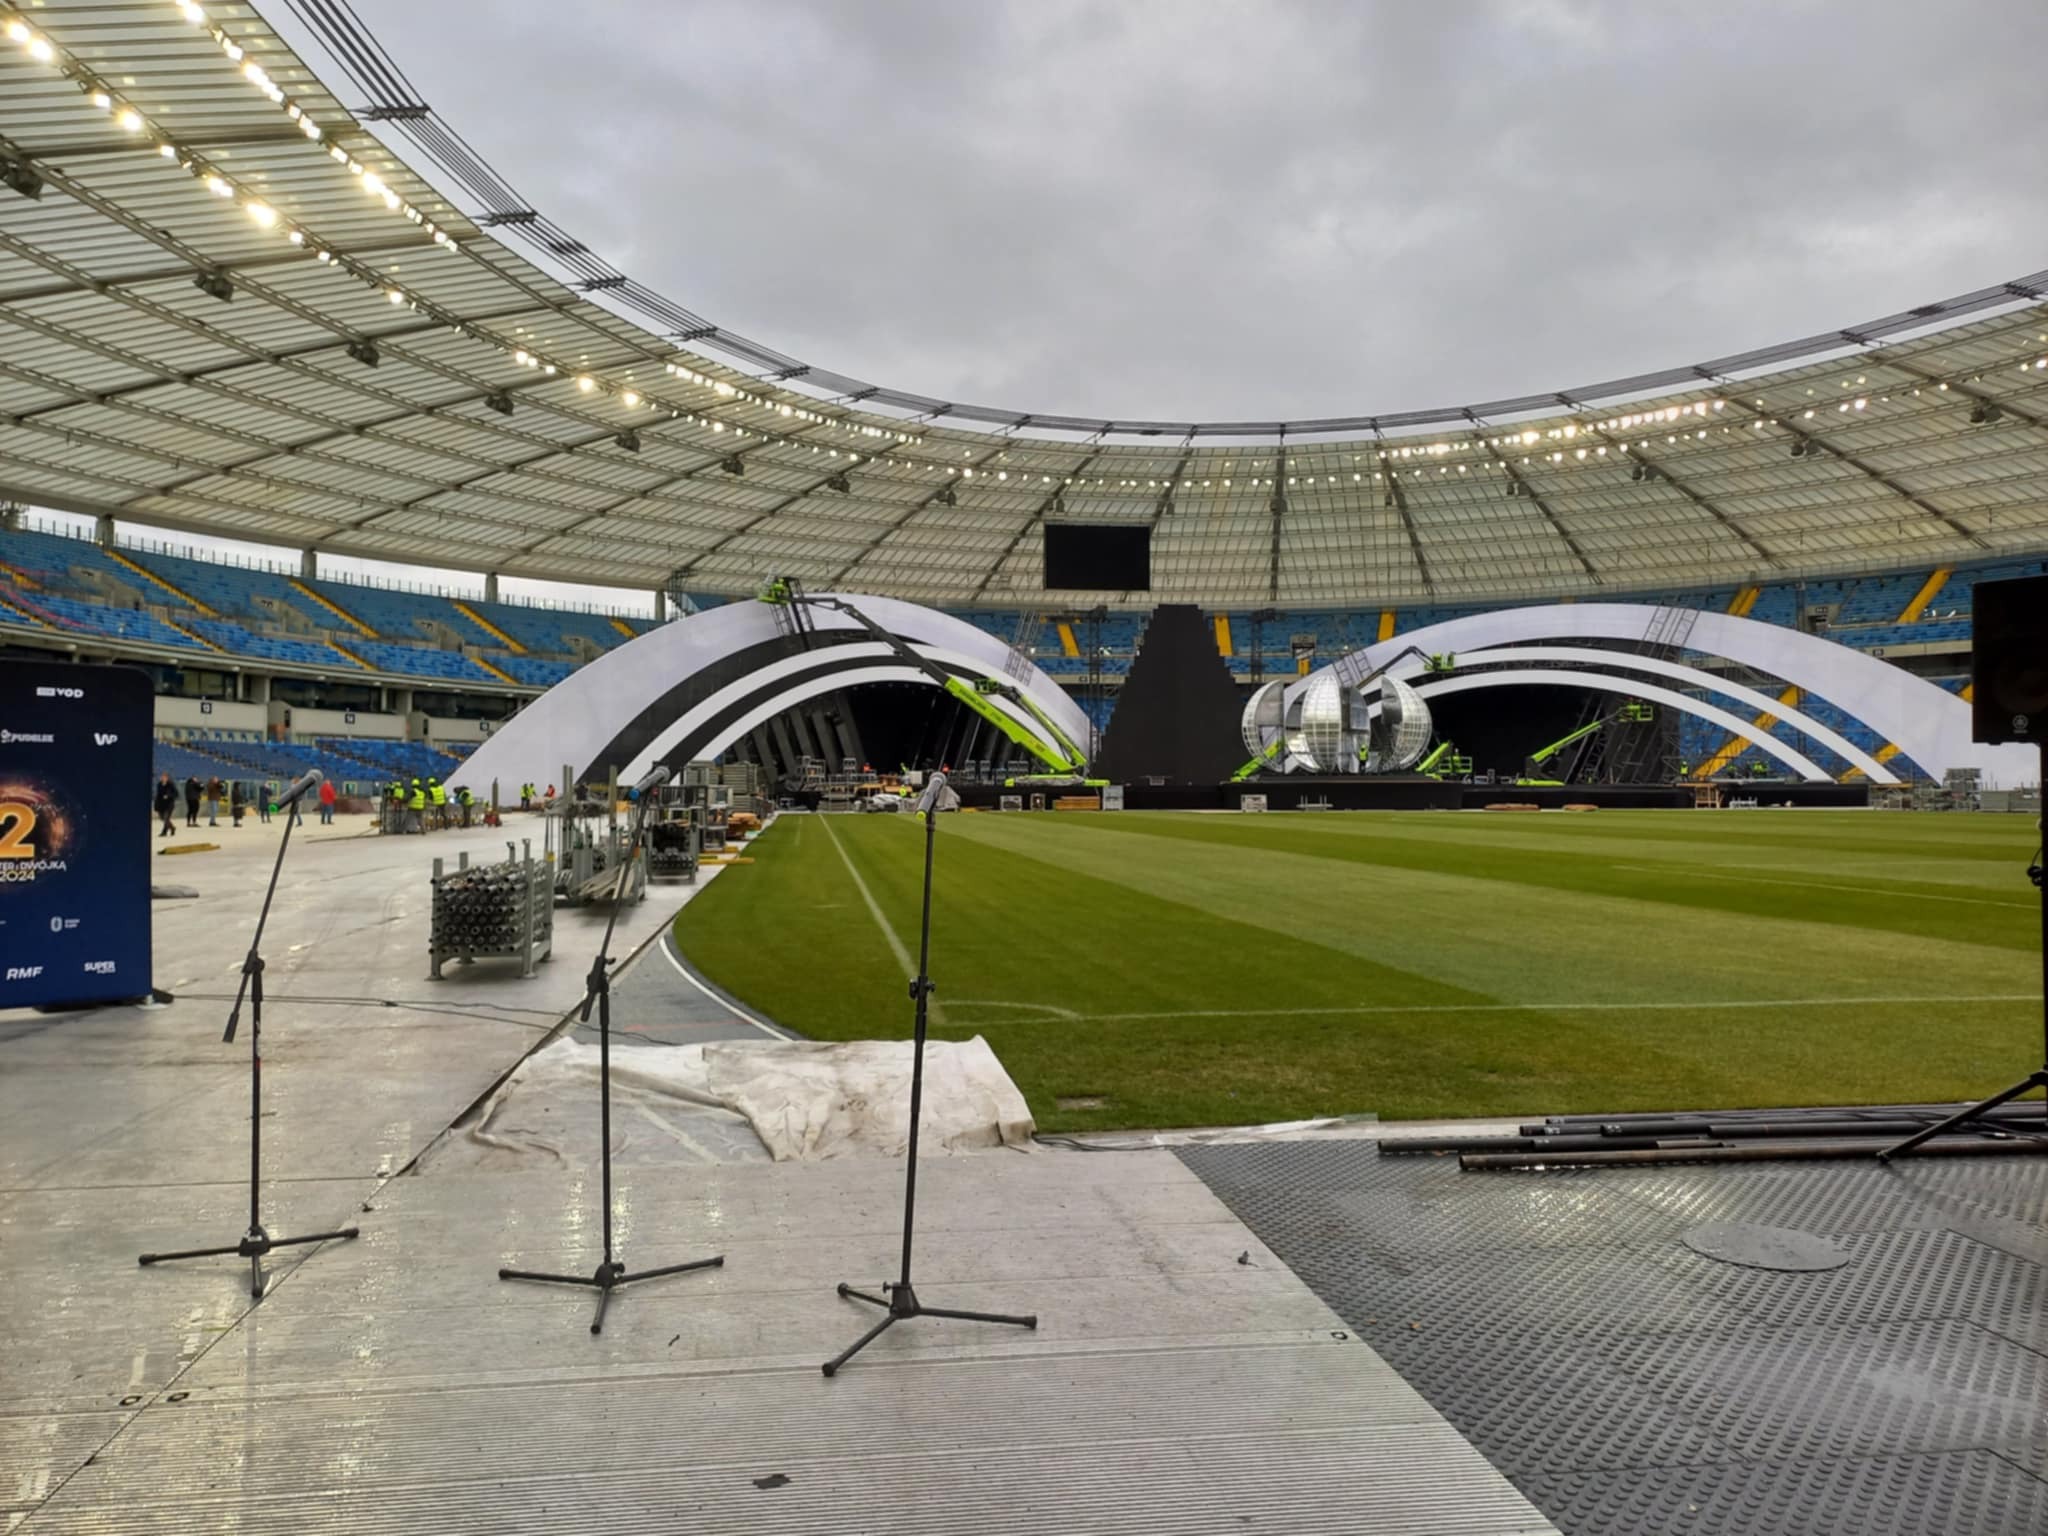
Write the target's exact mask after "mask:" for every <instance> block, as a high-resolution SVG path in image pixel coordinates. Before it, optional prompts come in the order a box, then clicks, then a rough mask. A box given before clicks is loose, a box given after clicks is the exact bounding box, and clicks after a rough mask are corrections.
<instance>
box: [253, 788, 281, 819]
mask: <svg viewBox="0 0 2048 1536" xmlns="http://www.w3.org/2000/svg"><path fill="white" fill-rule="evenodd" d="M276 794H277V786H276V785H275V784H273V783H271V782H270V781H269V780H268V779H265V780H264V781H263V782H262V783H261V784H258V785H257V786H256V819H257V820H258V821H260V822H262V823H263V824H264V825H265V826H266V827H267V826H269V825H270V802H271V799H272V797H273V796H275V795H276Z"/></svg>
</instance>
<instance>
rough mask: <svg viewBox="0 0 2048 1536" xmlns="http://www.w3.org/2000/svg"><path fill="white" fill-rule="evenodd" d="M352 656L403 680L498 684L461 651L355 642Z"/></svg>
mask: <svg viewBox="0 0 2048 1536" xmlns="http://www.w3.org/2000/svg"><path fill="white" fill-rule="evenodd" d="M348 649H349V651H350V653H351V654H353V655H356V656H360V657H362V659H363V660H364V661H367V662H368V663H369V664H370V665H371V666H373V667H375V668H376V669H377V670H378V671H379V672H390V673H394V674H396V675H397V676H400V677H432V678H445V679H446V680H448V681H449V682H454V683H494V682H499V681H501V679H499V678H494V677H492V676H491V674H490V673H488V672H486V671H485V670H484V669H483V668H482V667H480V666H478V665H477V664H476V663H475V662H473V661H471V660H470V659H469V658H468V657H467V656H465V655H463V654H462V653H461V652H460V651H441V650H436V649H434V648H433V647H432V646H425V645H394V644H392V643H391V642H389V641H386V640H355V641H352V642H350V643H349V647H348Z"/></svg>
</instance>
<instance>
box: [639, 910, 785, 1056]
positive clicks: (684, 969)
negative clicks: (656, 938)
mask: <svg viewBox="0 0 2048 1536" xmlns="http://www.w3.org/2000/svg"><path fill="white" fill-rule="evenodd" d="M661 953H662V957H663V958H664V959H665V960H667V961H668V963H669V964H670V965H672V966H674V967H675V968H676V974H677V975H678V976H680V977H682V978H683V980H685V981H687V982H688V983H689V984H690V985H691V986H693V987H695V988H696V989H697V990H698V991H699V992H702V993H703V994H704V995H705V996H706V997H708V998H710V999H711V1001H713V1002H714V1003H716V1004H718V1006H719V1007H721V1008H723V1009H724V1010H725V1011H726V1012H727V1013H729V1014H731V1015H732V1016H733V1017H734V1018H736V1019H738V1020H739V1021H740V1022H741V1023H743V1024H751V1025H753V1026H754V1028H756V1029H758V1030H759V1031H761V1033H762V1034H764V1035H768V1036H771V1037H772V1038H774V1039H777V1040H790V1039H794V1038H795V1037H794V1036H793V1035H789V1034H786V1033H784V1032H783V1031H782V1030H779V1029H777V1028H776V1027H775V1026H774V1025H773V1024H764V1023H762V1022H761V1020H759V1019H757V1018H755V1017H754V1016H753V1015H752V1014H751V1013H748V1012H747V1011H746V1010H745V1009H743V1008H735V1007H734V1006H733V1005H732V1004H731V1003H729V1002H727V1001H726V1000H725V999H724V998H722V997H720V996H719V995H718V994H717V993H716V992H714V991H712V990H711V989H710V988H709V987H707V986H705V985H704V983H703V982H701V981H699V980H698V979H697V977H696V975H695V973H693V972H692V971H691V970H690V968H689V967H688V966H687V965H685V964H683V962H682V961H680V960H678V959H677V958H676V952H675V951H674V950H673V949H671V948H669V936H668V935H667V934H666V933H664V934H663V935H662V936H661Z"/></svg>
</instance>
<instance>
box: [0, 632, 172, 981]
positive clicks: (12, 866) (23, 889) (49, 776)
mask: <svg viewBox="0 0 2048 1536" xmlns="http://www.w3.org/2000/svg"><path fill="white" fill-rule="evenodd" d="M153 710H154V704H153V702H152V699H151V690H150V684H149V678H148V677H147V676H146V675H145V674H144V673H142V672H139V671H136V670H135V669H134V668H131V667H85V666H73V665H68V664H56V663H45V662H31V661H20V660H10V661H9V662H8V663H7V665H6V666H5V667H4V668H0V1008H22V1007H30V1006H34V1005H37V1004H66V1003H94V1002H106V1001H109V1000H112V999H118V998H127V997H141V996H143V995H144V994H146V993H147V992H148V991H149V989H150V964H149V838H148V835H147V829H148V824H149V793H150V771H149V765H150V735H151V730H152V720H153Z"/></svg>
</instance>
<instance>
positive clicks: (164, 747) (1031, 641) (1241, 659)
mask: <svg viewBox="0 0 2048 1536" xmlns="http://www.w3.org/2000/svg"><path fill="white" fill-rule="evenodd" d="M2044 564H2048V562H2042V561H2038V560H2036V561H2025V562H2012V561H2006V562H2002V563H1990V564H1984V565H1980V566H1974V567H1957V568H1929V569H1921V570H1911V571H1903V572H1887V573H1882V574H1873V575H1868V576H1862V577H1843V578H1833V579H1812V580H1807V581H1804V582H1802V583H1790V582H1784V583H1774V584H1767V585H1757V586H1750V587H1739V588H1737V587H1728V586H1719V587H1710V588H1702V589H1699V590H1694V591H1687V592H1677V593H1672V592H1660V593H1637V594H1614V596H1615V597H1616V598H1617V599H1618V600H1625V601H1637V602H1644V601H1648V602H1658V603H1665V604H1669V605H1674V606H1682V607H1695V608H1700V609H1702V610H1708V611H1715V612H1730V613H1736V614H1741V615H1744V616H1746V617H1748V618H1750V619H1753V620H1755V621H1757V622H1759V623H1766V624H1781V625H1785V626H1787V627H1801V628H1805V629H1807V630H1810V631H1812V632H1814V633H1818V634H1824V635H1825V636H1827V637H1828V638H1829V639H1831V640H1834V641H1837V642H1839V643H1841V644H1844V645H1850V646H1854V647H1857V648H1860V649H1865V650H1870V651H1875V652H1879V653H1885V654H1892V653H1895V652H1897V651H1898V650H1899V648H1902V647H1905V648H1910V649H1909V650H1908V651H1907V654H1909V655H1913V656H1915V657H1926V656H1931V657H1934V658H1936V660H1937V662H1938V660H1939V658H1940V657H1941V655H1942V654H1943V653H1944V652H1956V653H1960V652H1965V651H1967V649H1968V647H1969V640H1970V613H1971V602H1972V594H1973V592H1974V589H1975V585H1976V583H1977V582H1978V581H1981V580H1996V579H2001V578H2009V577H2016V576H2023V575H2032V574H2036V573H2038V572H2040V571H2041V570H2042V569H2043V567H2044ZM727 600H728V599H724V598H719V597H703V598H699V599H694V603H695V606H697V607H699V608H709V607H716V606H718V605H719V604H720V603H722V602H724V601H727ZM1503 606H1515V605H1512V604H1496V605H1472V604H1465V605H1429V604H1423V605H1413V606H1409V607H1394V608H1378V607H1370V608H1363V609H1356V610H1353V609H1344V608H1312V609H1279V610H1277V611H1275V612H1274V613H1273V614H1272V616H1271V617H1268V618H1265V619H1264V620H1263V622H1262V623H1261V624H1259V625H1257V626H1254V625H1253V624H1252V623H1251V614H1250V612H1249V611H1248V610H1244V609H1226V610H1219V611H1215V612H1213V613H1212V614H1211V623H1212V626H1213V628H1214V630H1215V634H1216V639H1217V643H1218V647H1219V649H1222V650H1224V651H1225V654H1226V657H1227V660H1228V664H1229V666H1230V668H1231V671H1232V672H1233V674H1235V675H1236V676H1237V677H1239V678H1240V679H1244V680H1248V679H1249V677H1250V674H1251V672H1252V670H1253V657H1252V655H1251V646H1252V644H1253V636H1254V632H1255V630H1256V633H1257V636H1258V643H1259V646H1260V650H1261V652H1262V654H1261V656H1260V657H1259V663H1260V665H1259V671H1260V672H1261V674H1262V675H1263V676H1264V677H1266V678H1275V677H1287V676H1292V675H1295V674H1297V672H1298V671H1299V670H1300V667H1299V664H1298V662H1297V658H1296V656H1295V654H1294V646H1295V642H1296V640H1297V638H1304V639H1307V640H1309V641H1312V643H1313V645H1314V655H1313V660H1312V661H1311V662H1310V665H1319V664H1322V663H1324V662H1327V661H1329V660H1332V659H1334V658H1335V657H1337V656H1339V655H1342V654H1344V653H1345V652H1348V651H1350V650H1353V649H1356V648H1358V647H1361V646H1366V645H1371V644H1373V643H1375V642H1377V641H1379V640H1381V639H1382V638H1395V637H1398V636H1400V635H1402V634H1408V633H1413V632H1414V631H1417V630H1420V629H1423V628H1425V627H1427V626H1429V625H1431V624H1436V623H1440V622H1443V621H1446V620H1450V619H1454V618H1461V617H1465V616H1468V615H1471V614H1475V613H1480V612H1485V611H1488V608H1489V607H1494V608H1497V607H1503ZM949 611H950V612H952V613H953V614H954V616H955V617H957V618H960V619H963V620H965V621H966V622H968V623H970V624H973V625H974V626H975V627H976V628H978V629H980V630H982V631H984V632H985V633H987V634H990V635H992V636H994V637H996V638H997V639H1000V640H1002V641H1004V642H1005V643H1010V644H1018V645H1020V646H1021V648H1023V649H1025V650H1026V651H1027V652H1028V653H1029V654H1031V656H1032V658H1033V659H1034V660H1035V661H1036V662H1037V664H1038V665H1039V666H1041V667H1042V668H1044V669H1045V671H1046V672H1048V673H1049V674H1051V675H1053V676H1054V677H1056V678H1058V679H1060V680H1061V681H1062V682H1063V683H1065V684H1066V685H1067V686H1068V687H1069V688H1071V689H1074V690H1075V691H1076V693H1077V695H1079V694H1080V693H1081V692H1082V691H1083V684H1084V683H1085V681H1086V680H1087V679H1089V678H1090V677H1091V676H1095V677H1099V678H1101V679H1102V680H1103V681H1104V682H1106V683H1107V684H1109V685H1110V687H1111V689H1114V687H1115V686H1117V685H1118V684H1119V683H1120V682H1121V680H1122V679H1123V677H1124V676H1125V675H1126V674H1127V673H1128V671H1129V670H1130V666H1131V661H1132V658H1133V657H1134V656H1135V655H1136V653H1137V651H1138V648H1139V646H1140V645H1141V644H1142V642H1143V638H1144V630H1145V624H1146V621H1147V615H1146V614H1144V613H1136V612H1121V611H1120V612H1114V613H1109V614H1107V615H1105V616H1103V617H1102V618H1101V619H1099V620H1093V621H1091V620H1089V619H1087V618H1086V617H1085V616H1081V615H1076V614H1074V613H1071V612H1068V613H1060V612H1046V611H1038V612H1034V611H1028V610H1017V609H989V608H975V609H966V608H962V609H953V610H949ZM656 622H657V621H656V620H654V619H652V618H651V617H650V618H624V617H619V618H614V617H612V616H610V615H606V614H601V613H592V612H584V611H578V610H569V609H550V608H541V607H532V606H525V605H521V604H517V603H505V602H485V601H483V600H481V599H467V598H451V597H447V596H444V595H440V594H436V593H426V592H413V591H403V590H398V589H395V588H386V587H376V586H369V585H364V584H360V583H354V582H345V581H334V580H327V579H320V580H311V581H301V580H299V579H298V578H295V577H292V576H290V575H288V574H286V573H285V572H283V571H281V570H277V569H266V568H263V567H259V566H249V565H233V564H227V563H222V562H215V561H209V560H204V559H198V558H194V557H192V556H190V555H182V554H173V553H171V552H169V551H166V550H162V549H156V548H151V547H145V546H136V547H132V548H131V547H123V548H116V549H103V548H101V547H100V546H98V545H96V544H95V543H93V542H92V541H91V540H89V539H85V538H82V537H75V536H68V535H61V534H56V533H50V532H43V531H38V530H33V529H14V530H0V624H4V625H11V626H13V627H14V628H15V629H16V630H17V632H19V631H20V630H22V629H28V630H31V631H34V630H57V631H62V632H67V633H72V634H85V635H92V636H97V637H102V638H105V639H108V640H113V641H122V640H132V641H138V642H144V643H148V644H151V645H157V646H164V647H169V648H172V649H175V650H179V651H189V652H203V653H205V654H207V655H227V656H232V657H235V658H238V659H240V660H242V661H245V662H253V663H262V662H274V663H277V664H278V665H279V666H280V667H285V668H300V669H318V670H319V671H321V672H324V673H328V674H330V675H331V674H335V673H340V674H344V675H364V676H367V677H384V676H388V677H392V678H394V679H405V680H431V681H433V682H436V683H441V684H445V685H448V686H452V687H457V688H460V687H463V686H468V685H482V686H485V687H491V686H502V685H503V684H505V683H506V682H508V681H509V682H512V683H515V684H519V685H523V686H526V687H532V688H549V687H552V686H553V685H554V684H556V683H559V682H561V681H562V680H563V679H564V678H566V677H568V676H569V675H570V673H571V672H573V671H574V670H575V669H576V667H577V666H578V665H580V664H581V662H582V661H583V660H585V659H588V658H589V657H591V656H594V655H597V654H601V653H602V652H604V651H607V650H609V649H611V648H613V647H615V646H618V645H622V644H624V643H625V642H626V640H627V639H628V637H629V636H631V635H637V634H644V633H646V632H647V631H648V630H650V629H652V628H653V627H655V624H656ZM366 629H367V630H370V631H374V635H375V638H371V637H370V636H367V635H365V634H364V633H363V631H364V630H366ZM1092 643H1099V645H1100V647H1101V652H1102V654H1101V655H1100V656H1099V657H1098V658H1096V659H1095V660H1094V662H1093V663H1092V664H1091V660H1090V657H1089V656H1088V654H1087V651H1088V648H1089V646H1090V645H1091V644H1092ZM458 645H459V646H461V647H463V649H460V650H458V649H455V648H454V647H456V646H458ZM465 651H467V652H469V654H465ZM1915 664H1916V665H1922V664H1923V663H1921V662H1919V661H1916V662H1915ZM1942 683H1943V686H1945V687H1948V688H1949V689H1950V690H1951V691H1955V690H1958V689H1960V688H1961V686H1962V680H1961V679H1960V678H1956V677H1950V678H1945V679H1942ZM1080 702H1081V703H1082V705H1083V708H1084V709H1085V710H1086V712H1087V713H1088V714H1089V716H1090V718H1091V719H1092V720H1093V721H1094V722H1095V724H1096V725H1097V727H1098V728H1102V727H1105V726H1106V725H1107V724H1108V721H1109V718H1110V716H1111V714H1112V713H1113V710H1114V704H1115V699H1114V694H1113V693H1111V694H1110V695H1109V696H1106V697H1097V696H1093V695H1092V693H1091V694H1090V696H1088V697H1085V698H1081V700H1080ZM1716 702H1718V703H1721V704H1722V705H1723V706H1724V707H1729V708H1732V709H1733V710H1734V712H1735V713H1737V714H1739V715H1744V716H1745V717H1747V716H1748V715H1749V714H1750V712H1749V711H1747V710H1745V709H1744V708H1743V707H1741V706H1737V705H1730V704H1729V703H1728V701H1727V700H1725V699H1717V700H1716ZM1802 707H1803V708H1804V709H1805V710H1806V712H1807V713H1808V714H1810V715H1812V716H1813V717H1814V718H1815V719H1816V720H1819V721H1821V722H1822V723H1824V724H1826V725H1828V726H1830V727H1831V728H1833V729H1835V730H1838V731H1840V732H1841V733H1842V734H1843V735H1844V736H1846V737H1847V738H1848V739H1849V740H1851V741H1854V742H1855V743H1856V744H1857V745H1859V746H1861V747H1863V748H1864V749H1866V750H1867V751H1870V752H1871V753H1873V754H1874V755H1882V754H1886V753H1890V754H1893V755H1892V756H1891V757H1890V758H1888V759H1887V761H1889V762H1891V764H1892V766H1893V768H1894V771H1902V772H1909V773H1910V772H1917V771H1918V770H1917V769H1916V768H1915V766H1914V765H1913V764H1911V763H1910V762H1908V761H1906V760H1905V759H1903V758H1900V757H1897V755H1896V749H1895V748H1893V747H1892V746H1891V744H1890V743H1887V742H1884V741H1881V740H1879V739H1877V738H1876V737H1875V736H1874V735H1873V734H1872V733H1871V732H1870V731H1869V730H1868V729H1866V728H1865V727H1863V726H1861V725H1860V724H1858V723H1857V722H1856V721H1854V720H1850V719H1848V718H1846V717H1844V716H1843V715H1842V713H1841V711H1840V710H1838V709H1836V708H1835V707H1834V706H1833V705H1831V704H1830V703H1828V702H1827V701H1825V700H1822V699H1812V698H1809V699H1806V700H1804V701H1802ZM1771 729H1772V731H1773V732H1774V733H1775V734H1777V735H1778V736H1780V737H1781V738H1783V739H1785V740H1787V741H1788V742H1790V743H1792V744H1793V745H1795V746H1797V747H1798V748H1799V750H1801V751H1802V752H1805V753H1806V754H1807V755H1808V756H1810V757H1812V758H1813V759H1814V760H1815V761H1816V762H1818V763H1819V764H1820V765H1821V766H1822V767H1824V768H1826V769H1828V770H1829V771H1830V772H1833V773H1835V774H1837V775H1842V774H1845V773H1848V772H1850V771H1851V770H1850V765H1849V764H1847V763H1846V762H1844V761H1842V760H1840V759H1839V758H1837V757H1836V756H1835V755H1834V754H1833V753H1832V752H1830V751H1829V750H1828V749H1827V748H1825V747H1823V746H1821V745H1820V744H1819V743H1817V742H1814V741H1811V740H1808V739H1805V738H1803V737H1801V736H1799V735H1798V734H1797V733H1795V732H1793V731H1792V729H1791V727H1789V726H1787V725H1786V724H1784V723H1783V722H1782V721H1780V722H1778V723H1776V724H1774V725H1773V726H1772V727H1771ZM1680 740H1681V750H1682V751H1683V753H1684V755H1685V756H1686V758H1687V760H1688V761H1690V762H1692V763H1693V764H1695V765H1697V764H1700V763H1705V762H1711V761H1716V760H1717V759H1719V758H1721V757H1723V756H1725V763H1726V766H1725V768H1724V770H1723V771H1725V772H1728V773H1732V774H1734V775H1735V776H1737V777H1741V776H1743V775H1744V774H1746V773H1747V772H1748V771H1749V765H1750V763H1751V761H1752V760H1754V759H1756V758H1757V757H1758V756H1759V754H1757V753H1756V752H1755V751H1754V750H1753V749H1748V750H1739V751H1738V750H1735V748H1736V744H1735V743H1732V742H1730V741H1729V740H1728V739H1727V738H1726V737H1725V735H1724V734H1723V733H1722V732H1720V731H1719V730H1718V729H1716V728H1715V727H1713V726H1711V725H1708V724H1706V723H1704V722H1701V721H1699V720H1696V719H1692V718H1690V717H1688V718H1687V719H1686V720H1685V721H1684V723H1683V725H1682V727H1681V738H1680ZM158 757H159V764H158V766H159V767H160V768H163V767H168V768H169V769H170V771H172V772H173V773H174V775H175V776H177V777H180V778H182V777H184V776H185V774H187V773H193V772H198V773H201V776H202V777H204V776H209V775H225V774H228V773H238V774H248V773H263V774H271V775H277V774H291V773H297V772H302V771H303V770H304V769H305V768H307V767H319V768H320V769H321V770H322V772H324V773H328V774H329V776H330V777H334V778H336V779H337V780H339V781H343V782H353V781H367V780H369V779H375V778H379V777H381V776H388V775H390V774H393V773H396V774H399V775H401V776H410V775H411V774H413V773H421V774H426V773H433V774H438V775H440V776H442V777H443V778H446V777H447V775H448V774H449V773H450V772H452V771H454V766H455V762H456V759H454V758H452V757H450V756H448V755H447V754H446V753H444V752H442V751H439V750H436V749H434V748H429V747H425V746H423V745H420V744H418V743H409V742H393V741H380V742H376V743H367V742H364V741H362V740H359V739H349V740H340V739H335V740H324V741H322V742H320V743H318V744H317V745H306V744H293V743H275V742H273V743H259V744H252V743H248V742H236V741H234V740H232V739H230V738H227V737H194V738H191V739H189V740H183V741H180V742H176V743H159V748H158ZM1767 766H1768V765H1767ZM202 770H203V771H202Z"/></svg>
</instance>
